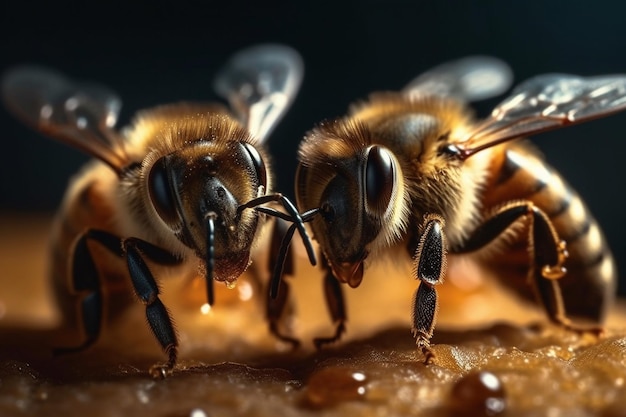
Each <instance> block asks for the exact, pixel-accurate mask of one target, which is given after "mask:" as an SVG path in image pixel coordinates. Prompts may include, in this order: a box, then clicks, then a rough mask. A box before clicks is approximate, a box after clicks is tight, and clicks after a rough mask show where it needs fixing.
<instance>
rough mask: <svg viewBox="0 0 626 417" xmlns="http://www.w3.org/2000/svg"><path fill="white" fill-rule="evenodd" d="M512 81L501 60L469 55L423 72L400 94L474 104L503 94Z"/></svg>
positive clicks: (509, 71)
mask: <svg viewBox="0 0 626 417" xmlns="http://www.w3.org/2000/svg"><path fill="white" fill-rule="evenodd" d="M512 81H513V72H512V71H511V68H510V67H509V66H508V65H507V64H506V63H504V62H503V61H501V60H499V59H497V58H492V57H488V56H470V57H467V58H462V59H459V60H456V61H451V62H447V63H445V64H442V65H439V66H437V67H435V68H433V69H431V70H430V71H428V72H425V73H424V74H422V75H420V76H418V77H417V78H415V79H414V80H413V81H411V82H410V83H409V84H408V85H407V86H406V87H405V88H404V90H403V91H405V92H406V93H407V94H409V95H413V94H415V95H423V94H426V95H437V96H445V97H449V96H450V97H456V98H459V99H462V100H464V101H477V100H483V99H487V98H489V97H493V96H496V95H499V94H502V93H504V92H505V91H506V90H507V89H508V88H509V87H510V86H511V83H512Z"/></svg>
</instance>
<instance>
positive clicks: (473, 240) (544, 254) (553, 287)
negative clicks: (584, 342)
mask: <svg viewBox="0 0 626 417" xmlns="http://www.w3.org/2000/svg"><path fill="white" fill-rule="evenodd" d="M524 217H525V218H526V219H527V220H526V221H527V222H528V224H529V234H528V245H529V249H530V251H529V252H530V271H529V275H528V278H529V283H530V285H531V286H532V287H533V288H534V290H535V292H536V294H537V298H538V299H539V301H540V303H541V304H542V305H543V307H544V308H545V310H546V312H547V314H548V317H549V318H550V320H551V321H553V322H554V323H557V324H559V325H561V326H563V327H565V328H567V329H571V330H576V331H591V332H593V333H598V332H600V331H601V330H600V329H587V330H584V329H578V328H577V327H576V326H575V325H574V324H573V323H572V322H571V321H570V320H569V318H567V315H566V312H565V306H564V303H563V296H562V295H561V288H560V286H559V283H558V282H557V281H558V279H559V278H561V277H563V276H564V275H565V274H566V272H567V271H566V269H565V267H564V264H565V260H566V259H567V256H568V254H567V249H566V244H565V242H564V241H563V240H561V239H560V238H559V236H558V234H557V232H556V229H555V228H554V226H553V225H552V222H551V221H550V218H549V217H548V216H547V215H546V214H545V213H544V212H543V211H542V210H541V209H540V208H538V207H537V206H535V205H534V204H533V203H532V202H530V201H515V202H512V203H509V204H505V205H503V206H502V207H500V208H499V209H497V210H496V211H495V212H494V213H493V214H492V215H491V216H490V217H489V218H487V219H486V221H485V222H484V223H483V224H482V225H481V226H480V227H478V228H477V229H476V230H475V231H474V233H473V235H472V236H470V238H469V239H468V241H467V242H466V243H465V244H464V245H463V247H462V248H461V249H460V251H456V250H455V252H457V253H462V252H472V251H475V250H478V249H480V248H482V247H484V246H486V245H487V244H489V243H490V242H492V241H493V240H494V239H495V238H497V237H498V236H500V235H501V234H502V233H504V232H505V231H506V229H508V228H509V227H510V226H511V225H512V224H513V223H515V222H516V221H517V220H519V219H521V218H524Z"/></svg>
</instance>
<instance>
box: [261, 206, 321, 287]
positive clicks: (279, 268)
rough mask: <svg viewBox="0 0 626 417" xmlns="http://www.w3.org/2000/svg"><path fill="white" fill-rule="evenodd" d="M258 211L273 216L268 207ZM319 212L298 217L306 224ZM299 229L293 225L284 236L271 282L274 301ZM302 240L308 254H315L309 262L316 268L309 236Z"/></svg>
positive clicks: (305, 213)
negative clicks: (294, 237)
mask: <svg viewBox="0 0 626 417" xmlns="http://www.w3.org/2000/svg"><path fill="white" fill-rule="evenodd" d="M257 209H258V210H259V211H262V212H264V213H267V214H271V213H270V212H268V211H266V210H267V207H258V208H257ZM270 210H271V209H270ZM319 211H320V210H319V208H314V209H311V210H308V211H305V212H304V213H302V214H298V215H299V217H300V218H301V219H302V223H303V224H304V223H306V222H309V221H311V220H312V219H313V218H314V217H315V215H317V214H318V213H319ZM276 213H280V212H276ZM280 214H282V213H280ZM277 217H281V216H277ZM281 218H283V217H281ZM283 219H284V218H283ZM287 220H289V219H287ZM297 227H298V224H297V223H293V224H292V225H291V226H289V229H287V233H285V236H283V240H282V241H281V243H280V249H279V250H278V258H277V259H276V266H275V267H274V271H273V273H272V279H271V281H270V297H272V299H275V298H276V297H277V296H278V288H279V286H280V281H281V279H282V277H283V271H284V269H285V260H286V258H287V251H288V250H289V245H290V244H291V239H293V234H294V233H295V231H296V228H297ZM302 240H303V242H304V246H305V247H306V248H307V253H309V254H311V253H312V254H313V259H311V258H310V256H309V260H311V264H312V265H313V266H315V264H316V259H315V251H314V250H313V245H312V244H311V240H310V239H309V235H308V234H305V235H304V236H302Z"/></svg>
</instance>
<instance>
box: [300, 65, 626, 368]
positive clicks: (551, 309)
mask: <svg viewBox="0 0 626 417" xmlns="http://www.w3.org/2000/svg"><path fill="white" fill-rule="evenodd" d="M510 78H511V77H510V70H509V69H508V67H507V66H506V64H504V63H502V62H501V61H498V60H495V59H493V58H488V57H470V58H466V59H461V60H458V61H453V62H450V63H447V64H443V65H441V66H439V67H436V68H435V69H433V70H431V71H430V72H427V73H425V74H423V75H421V76H419V77H418V78H416V79H415V80H414V81H412V82H411V83H410V84H409V85H408V86H407V87H406V88H405V89H404V90H403V91H401V92H397V93H395V92H382V93H374V94H372V95H370V97H369V99H368V100H366V101H363V102H359V103H356V104H354V105H352V106H351V108H350V110H349V112H348V115H347V116H344V117H341V118H339V119H335V120H333V121H330V122H322V123H321V124H319V125H318V126H317V127H315V128H314V129H313V130H311V131H310V132H309V133H308V134H307V135H306V136H305V138H304V140H303V142H302V143H301V145H300V149H299V161H300V163H299V165H298V170H297V174H296V198H297V202H298V205H299V208H300V209H301V210H312V209H314V208H318V209H319V216H317V217H315V218H314V219H313V220H312V221H311V228H312V231H313V236H314V238H315V240H317V241H318V242H319V244H320V248H321V252H322V254H323V258H324V259H323V260H324V262H323V263H322V265H323V267H324V269H325V275H324V293H325V295H326V299H327V305H328V307H329V311H330V314H331V317H332V319H333V321H334V322H335V323H336V325H337V327H336V330H335V334H334V335H333V336H332V337H328V338H319V339H316V343H317V344H318V345H321V344H324V343H329V342H333V341H335V340H337V339H339V337H340V336H341V334H342V333H343V332H344V330H345V321H346V319H347V317H346V314H345V307H344V302H343V295H342V291H341V288H340V286H339V284H338V283H346V284H348V285H349V286H350V287H357V286H359V284H360V283H361V280H362V279H363V276H364V271H365V270H366V269H367V266H368V265H369V264H370V263H371V262H376V261H377V260H380V259H386V258H389V257H390V256H395V255H396V254H398V253H404V254H407V255H408V257H407V258H408V259H410V261H411V263H412V265H413V274H414V277H415V278H416V279H417V280H418V281H419V286H418V289H417V291H416V294H415V299H414V304H413V334H414V336H415V337H416V339H417V344H418V346H420V347H421V348H422V350H423V352H424V354H425V359H426V362H428V361H430V359H431V358H432V357H433V354H432V351H431V350H430V347H429V346H430V339H431V337H432V334H433V330H434V326H435V319H436V311H437V308H438V295H437V290H436V286H437V285H439V284H442V283H443V282H444V280H445V276H446V273H447V256H448V254H454V255H458V256H472V257H473V259H476V260H477V261H478V262H479V265H481V267H482V268H485V270H487V269H489V270H491V271H493V272H495V275H496V276H497V277H498V279H500V280H501V281H502V282H503V283H504V284H505V286H508V287H509V288H512V289H513V290H515V291H516V292H517V293H518V294H519V295H521V296H523V297H526V298H530V299H535V300H536V301H538V302H539V304H540V305H542V306H543V307H544V309H545V310H546V313H547V316H548V317H549V318H550V320H552V321H553V322H555V323H557V324H560V325H562V326H564V327H566V328H570V329H574V330H580V328H578V327H577V326H576V325H574V324H572V323H571V321H570V320H569V317H580V318H583V319H586V320H587V321H589V322H592V323H601V322H602V320H603V318H604V316H605V314H606V311H607V309H608V308H609V307H610V306H611V304H612V301H613V299H614V297H615V290H616V280H617V271H616V268H615V264H614V260H613V257H612V255H611V252H610V249H609V248H608V246H607V243H606V241H605V239H604V237H603V234H602V231H601V230H600V228H599V226H598V224H597V222H596V221H595V219H594V218H593V217H592V216H591V214H590V213H589V210H588V209H587V207H586V206H585V204H584V202H583V201H582V199H581V198H580V196H579V195H578V194H577V193H576V192H575V191H574V190H573V189H572V187H571V186H570V185H568V184H567V183H566V182H565V181H564V180H563V178H562V177H561V176H560V174H559V173H558V172H556V170H554V169H553V168H552V167H550V166H549V165H548V164H547V163H546V162H545V160H544V159H543V157H542V156H541V154H540V153H539V152H538V151H537V150H536V149H535V148H534V147H533V146H532V145H531V144H530V142H528V141H527V140H525V139H523V137H524V136H527V135H530V134H533V133H540V132H543V131H547V130H551V129H556V128H560V127H562V126H566V125H569V124H574V123H578V122H582V121H585V120H588V119H591V118H595V117H600V116H603V115H607V114H610V113H612V112H616V111H620V110H623V109H624V108H625V107H626V106H625V105H624V101H623V97H624V96H626V77H624V76H623V75H614V76H599V77H588V78H583V77H577V76H571V75H564V74H546V75H542V76H538V77H535V78H532V79H530V80H527V81H526V82H524V83H522V84H520V85H519V86H518V87H517V88H516V89H515V90H513V93H512V95H511V96H509V97H508V98H507V99H505V100H504V101H503V102H501V103H500V105H498V106H497V107H496V108H495V109H494V110H493V112H492V113H491V115H490V116H489V117H487V118H486V119H484V120H475V119H474V118H473V115H472V112H471V110H470V108H469V106H468V103H469V102H470V101H472V100H477V99H481V98H485V97H489V96H493V95H495V94H499V93H501V92H502V91H504V89H505V88H507V87H508V86H509V84H510ZM489 275H494V274H489ZM592 330H593V331H596V330H597V328H594V329H592Z"/></svg>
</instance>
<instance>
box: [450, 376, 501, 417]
mask: <svg viewBox="0 0 626 417" xmlns="http://www.w3.org/2000/svg"><path fill="white" fill-rule="evenodd" d="M450 408H451V411H452V412H453V413H464V414H466V415H473V416H497V415H499V414H502V413H503V412H504V410H505V408H506V392H505V390H504V387H503V386H502V382H501V381H500V379H499V378H498V377H497V376H496V375H494V374H492V373H491V372H484V371H483V372H471V373H469V374H467V375H465V376H464V377H462V378H461V379H459V380H458V381H457V382H456V383H455V384H454V386H453V387H452V391H451V393H450Z"/></svg>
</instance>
